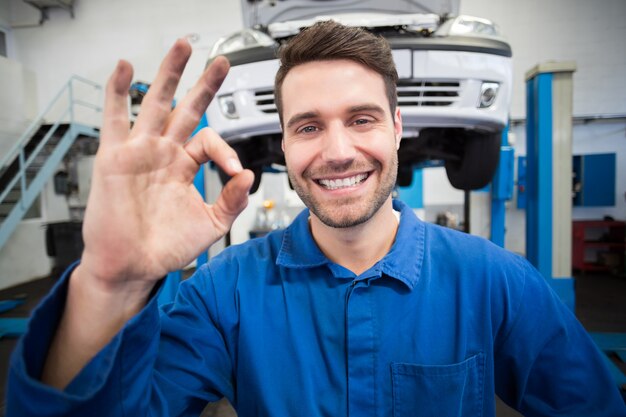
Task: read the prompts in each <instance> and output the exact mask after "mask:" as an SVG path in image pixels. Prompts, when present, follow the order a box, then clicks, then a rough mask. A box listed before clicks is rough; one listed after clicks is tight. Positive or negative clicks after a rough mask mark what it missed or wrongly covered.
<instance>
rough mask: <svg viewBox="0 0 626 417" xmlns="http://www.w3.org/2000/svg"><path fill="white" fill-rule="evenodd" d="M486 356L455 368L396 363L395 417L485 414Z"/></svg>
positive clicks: (474, 358)
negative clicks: (483, 412)
mask: <svg viewBox="0 0 626 417" xmlns="http://www.w3.org/2000/svg"><path fill="white" fill-rule="evenodd" d="M484 370H485V359H484V355H483V354H482V353H480V354H478V355H475V356H472V357H470V358H469V359H466V360H465V361H463V362H461V363H456V364H453V365H436V366H433V365H415V364H409V363H392V364H391V374H392V382H393V415H394V417H408V416H412V417H413V416H415V417H418V416H419V417H479V416H481V415H482V411H483V400H484V398H483V397H484V389H483V386H484Z"/></svg>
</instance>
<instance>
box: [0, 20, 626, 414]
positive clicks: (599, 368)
mask: <svg viewBox="0 0 626 417" xmlns="http://www.w3.org/2000/svg"><path fill="white" fill-rule="evenodd" d="M190 53H191V47H190V46H189V44H188V43H186V42H185V41H178V42H177V43H176V44H175V45H174V47H173V48H172V49H171V50H170V52H169V54H168V55H167V56H166V58H165V59H164V61H163V63H162V66H161V68H160V70H159V72H158V75H157V77H156V80H155V82H154V83H153V85H152V87H151V89H150V90H149V92H148V94H147V95H146V97H145V100H144V103H143V106H142V112H141V114H140V115H139V117H138V119H137V121H136V123H135V124H134V126H133V128H132V130H129V121H128V116H127V115H128V109H127V103H126V95H127V91H128V88H129V85H130V81H131V79H132V68H131V66H130V65H129V64H128V63H127V62H124V61H120V63H119V64H118V66H117V68H116V69H115V71H114V73H113V75H112V76H111V78H110V81H109V84H108V87H107V92H106V104H105V115H104V126H103V129H102V139H101V140H102V144H101V147H100V149H99V151H98V155H97V157H96V163H95V170H94V176H93V185H92V191H91V195H90V200H89V205H88V208H87V213H86V217H85V224H84V239H85V250H84V253H83V257H82V261H81V263H80V264H79V265H78V266H76V267H75V268H74V269H72V270H70V271H68V272H67V273H66V275H65V276H64V278H63V279H62V280H61V281H60V282H59V284H58V285H57V286H56V287H55V289H54V290H53V291H52V293H51V294H50V295H49V296H48V297H47V298H46V299H45V300H44V302H43V304H42V305H41V306H39V307H38V309H37V310H36V312H35V313H34V315H33V318H32V321H31V324H30V330H29V332H28V333H27V334H26V335H25V337H24V338H23V339H22V340H21V342H20V344H19V346H18V348H17V349H16V351H15V353H14V356H13V358H12V363H11V369H10V377H9V378H10V380H9V393H8V408H7V415H8V416H21V417H26V416H42V415H45V416H121V415H128V416H144V415H155V416H165V415H167V416H170V415H171V416H181V415H185V416H187V415H189V416H197V415H199V414H200V413H201V412H202V410H203V408H204V407H205V406H206V404H207V402H209V401H217V400H219V399H220V398H222V397H226V398H227V399H228V400H229V401H230V402H231V403H232V404H233V406H234V407H235V409H236V410H237V412H238V415H239V416H307V417H309V416H347V415H350V416H392V415H393V416H398V417H400V416H494V415H495V402H494V393H495V394H497V395H498V396H499V397H500V398H502V399H503V400H504V401H505V402H506V403H508V404H509V405H511V406H512V407H514V408H516V409H518V410H520V411H521V412H522V413H524V414H525V415H528V416H570V417H571V416H581V417H582V416H625V415H626V408H625V406H624V402H623V400H622V398H621V396H620V394H619V391H618V389H617V387H616V386H615V383H614V381H613V380H612V379H611V376H610V375H609V372H608V370H607V368H606V366H605V364H604V363H603V359H602V358H601V356H600V353H599V352H598V350H597V348H596V347H595V346H594V344H593V342H592V341H591V340H590V338H589V336H588V335H587V333H586V331H585V330H584V329H583V328H582V326H581V325H580V324H579V323H578V322H577V320H576V319H575V317H574V316H573V314H572V313H571V312H570V311H569V310H568V309H567V308H566V307H565V306H564V305H563V304H562V303H561V302H560V301H559V299H558V297H557V296H556V295H555V294H554V293H553V292H552V291H551V290H550V288H549V287H548V285H547V284H546V283H545V281H544V279H543V278H542V277H541V276H540V275H539V273H538V272H537V271H536V270H535V269H533V267H532V266H530V265H529V264H528V262H526V261H525V260H524V259H522V258H521V257H519V256H517V255H514V254H512V253H509V252H506V251H504V250H502V249H500V248H498V247H496V246H495V245H492V244H491V243H489V242H487V241H485V240H483V239H480V238H477V237H473V236H469V235H465V234H462V233H459V232H456V231H452V230H448V229H444V228H441V227H438V226H434V225H430V224H426V223H424V222H422V221H420V220H419V219H418V218H416V217H415V215H414V214H413V212H412V210H411V209H410V208H408V207H407V206H405V205H404V204H402V203H401V202H399V201H393V200H392V198H391V191H392V189H393V187H394V184H395V182H396V175H397V170H398V155H397V150H398V147H399V144H400V139H401V137H402V119H401V115H400V110H399V109H398V107H397V103H396V82H397V74H396V70H395V67H394V64H393V60H392V56H391V51H390V48H389V45H388V44H387V42H386V41H385V40H384V39H383V38H381V37H378V36H376V35H373V34H371V33H369V32H367V31H365V30H362V29H359V28H351V27H345V26H342V25H340V24H338V23H334V22H331V21H329V22H324V23H318V24H316V25H314V26H312V27H310V28H308V29H306V30H304V31H302V32H301V33H300V34H299V35H298V36H296V37H294V38H293V39H292V40H291V41H290V42H289V43H288V44H287V45H286V46H284V47H283V48H282V50H281V52H280V59H281V67H280V69H279V72H278V75H277V77H276V100H277V107H278V110H279V115H280V120H281V125H282V126H283V132H284V136H283V142H282V143H283V150H284V153H285V159H286V163H287V168H288V173H289V178H290V180H291V182H292V184H293V185H294V188H295V190H296V191H297V193H298V195H299V196H300V197H301V199H302V200H303V201H304V203H305V204H306V206H307V207H308V210H305V211H303V212H302V213H301V214H300V215H299V216H298V217H297V218H296V219H295V221H294V222H293V223H292V224H291V225H290V226H289V227H288V228H287V229H286V230H283V231H276V232H273V233H271V234H269V235H268V236H266V237H264V238H260V239H255V240H251V241H248V242H246V243H244V244H242V245H239V246H233V247H230V248H228V249H226V250H225V251H223V252H222V253H221V254H220V255H219V256H217V257H215V258H213V259H212V260H211V261H210V262H209V263H208V264H207V265H205V266H203V267H202V268H200V269H199V270H198V271H197V272H196V274H195V275H194V276H193V277H192V278H190V279H189V280H187V281H185V282H183V283H182V284H181V286H180V289H179V293H178V295H177V297H176V300H175V301H174V302H173V303H171V304H168V305H166V306H165V307H164V308H163V309H162V310H161V311H159V308H158V306H157V302H156V297H155V296H154V293H155V292H156V291H155V290H156V289H157V288H158V283H159V282H160V279H161V278H162V277H163V276H164V275H165V274H167V273H168V272H169V271H173V270H176V269H179V268H182V267H184V266H185V265H187V264H188V263H189V262H190V261H191V260H192V259H193V258H194V257H195V256H197V255H198V254H199V253H200V252H202V251H204V250H206V248H207V247H208V246H210V245H211V244H212V243H213V242H215V241H216V240H218V239H219V238H220V237H221V236H223V235H224V234H225V233H226V232H227V231H228V229H229V228H230V226H231V225H232V223H233V221H234V220H235V218H236V217H237V215H238V214H239V213H240V212H241V211H242V210H243V209H244V207H245V206H246V204H247V193H248V190H249V188H250V187H251V185H252V182H253V174H252V173H251V172H250V171H248V170H244V169H242V167H241V165H240V164H239V162H238V160H237V156H236V153H235V152H234V151H233V150H232V149H231V148H230V147H229V146H228V145H227V144H226V143H225V142H224V141H223V140H222V139H221V138H220V137H219V136H218V135H217V134H215V133H214V132H212V131H211V130H209V129H203V130H201V131H200V132H199V133H197V134H196V136H195V137H194V138H193V139H192V140H190V141H187V140H186V139H187V138H188V136H189V135H190V134H191V133H192V131H193V130H194V128H195V127H196V126H197V124H198V121H199V119H200V118H201V116H202V114H203V113H204V111H205V109H206V107H207V105H208V104H209V102H210V100H211V99H212V97H213V96H214V95H215V94H216V92H217V90H218V89H219V86H220V84H221V82H222V80H223V79H224V77H225V76H226V74H227V72H228V62H227V61H226V60H225V59H223V58H218V59H216V60H214V61H213V63H212V64H211V65H210V66H209V67H208V68H207V70H206V71H205V73H204V74H203V75H202V77H201V78H200V80H199V81H198V83H197V84H196V86H195V87H194V88H193V89H192V90H191V91H190V93H189V94H188V95H187V96H186V98H185V99H184V100H183V101H182V102H181V103H180V104H179V105H178V106H177V107H176V109H175V110H174V111H171V110H170V103H171V101H172V98H173V95H174V92H175V89H176V86H177V84H178V81H179V79H180V76H181V74H182V71H183V69H184V67H185V64H186V62H187V60H188V58H189V56H190ZM208 160H213V161H215V163H217V164H218V165H219V166H220V167H221V168H222V169H223V170H224V171H225V172H226V173H228V174H229V175H231V176H233V178H232V179H231V180H230V181H229V182H228V183H227V184H226V185H225V187H224V189H223V191H222V193H221V195H220V196H219V198H218V200H217V201H216V202H215V204H213V205H207V204H205V202H204V201H203V200H202V198H201V197H200V196H199V194H198V193H197V192H196V191H195V189H194V188H193V186H192V180H193V177H194V174H195V173H196V171H197V170H198V169H199V167H200V166H201V164H203V163H205V162H207V161H208ZM572 346H575V347H576V348H575V349H572V348H571V347H572Z"/></svg>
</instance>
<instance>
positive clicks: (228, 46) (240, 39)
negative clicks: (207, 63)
mask: <svg viewBox="0 0 626 417" xmlns="http://www.w3.org/2000/svg"><path fill="white" fill-rule="evenodd" d="M275 44H276V41H274V39H272V38H271V37H270V36H268V35H266V34H265V33H263V32H260V31H258V30H254V29H244V30H242V31H240V32H237V33H233V34H232V35H230V36H226V37H224V38H220V39H219V40H218V41H217V42H215V45H213V48H212V49H211V54H210V58H215V57H216V56H218V55H224V54H227V53H230V52H236V51H242V50H244V49H250V48H255V47H258V46H272V45H275Z"/></svg>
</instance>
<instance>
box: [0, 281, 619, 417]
mask: <svg viewBox="0 0 626 417" xmlns="http://www.w3.org/2000/svg"><path fill="white" fill-rule="evenodd" d="M54 282H55V279H53V278H42V279H38V280H35V281H32V282H29V283H26V284H22V285H19V286H16V287H13V288H9V289H6V290H3V291H0V300H6V299H11V298H13V297H16V296H20V295H25V296H26V302H25V303H24V304H23V305H21V306H19V307H18V308H16V309H14V310H11V311H9V312H6V313H3V314H0V318H2V317H26V316H28V314H29V312H30V311H31V310H32V309H33V308H34V307H35V306H36V305H37V303H38V302H39V301H40V300H41V298H42V297H43V296H44V295H45V294H46V293H47V292H48V291H49V290H50V288H51V287H52V285H54ZM575 283H576V315H577V317H578V319H579V320H580V321H581V322H582V324H583V325H584V326H585V328H586V329H587V330H588V331H590V332H618V333H626V277H625V276H614V275H581V276H578V277H576V281H575ZM15 344H16V340H15V339H6V338H5V339H0V416H3V415H4V392H5V385H6V374H7V371H8V362H9V355H10V353H11V351H12V350H13V348H14V347H15ZM618 366H620V368H622V370H623V371H624V372H626V364H624V363H618ZM496 414H497V417H518V416H520V414H519V413H517V412H515V411H514V410H512V409H510V408H509V407H507V406H506V405H505V404H504V403H502V402H501V401H499V400H496ZM202 416H203V417H210V416H211V417H213V416H214V417H231V416H236V414H235V413H234V411H233V410H232V408H230V407H229V405H228V404H224V403H223V402H221V403H218V404H215V405H210V406H208V407H207V409H206V410H205V412H204V413H203V414H202Z"/></svg>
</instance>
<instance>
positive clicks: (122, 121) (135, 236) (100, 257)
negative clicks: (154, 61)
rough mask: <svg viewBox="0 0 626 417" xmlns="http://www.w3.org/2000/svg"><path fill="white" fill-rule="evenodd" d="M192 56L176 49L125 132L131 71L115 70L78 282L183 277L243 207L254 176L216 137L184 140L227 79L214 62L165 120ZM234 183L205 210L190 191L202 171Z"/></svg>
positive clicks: (185, 48)
mask: <svg viewBox="0 0 626 417" xmlns="http://www.w3.org/2000/svg"><path fill="white" fill-rule="evenodd" d="M190 53H191V47H190V46H189V44H188V43H187V42H185V41H178V42H177V43H176V44H175V45H174V47H173V48H172V49H171V50H170V52H169V53H168V55H167V56H166V58H165V59H164V61H163V63H162V65H161V68H160V70H159V72H158V75H157V77H156V79H155V80H154V82H153V84H152V86H151V87H150V89H149V91H148V93H147V95H146V97H145V98H144V101H143V103H142V108H141V113H140V114H139V116H138V118H137V121H136V123H135V125H134V127H133V129H132V130H130V131H129V120H128V107H127V95H128V88H129V86H130V82H131V78H132V68H131V67H130V65H129V64H128V63H127V62H124V61H120V63H119V64H118V66H117V68H116V69H115V72H114V73H113V75H112V76H111V79H110V81H109V84H108V86H107V92H106V103H105V110H104V124H103V128H102V138H101V147H100V149H99V151H98V154H97V156H96V161H95V168H94V175H93V183H92V188H91V195H90V197H89V203H88V206H87V212H86V215H85V223H84V240H85V252H84V254H83V259H82V263H81V268H82V269H83V271H84V272H86V273H89V274H90V275H93V276H94V277H96V278H98V279H101V280H104V281H107V282H114V283H117V282H120V281H122V282H127V281H131V280H148V281H150V280H156V279H158V278H161V277H163V276H164V275H165V274H167V272H169V271H172V270H176V269H179V268H182V267H183V266H185V265H186V264H188V263H189V262H190V261H191V260H192V259H193V258H195V257H196V256H197V255H198V254H199V253H200V252H201V251H203V250H206V249H207V248H208V246H209V245H210V244H212V243H214V242H215V241H216V240H218V239H219V238H220V237H222V236H223V235H224V234H225V233H226V232H227V231H228V229H229V228H230V226H231V225H232V223H233V221H234V219H235V218H236V216H237V215H238V214H239V213H240V212H241V210H243V209H244V208H245V206H246V204H247V192H248V189H249V187H250V185H251V183H252V180H253V175H252V173H251V172H249V171H248V172H245V171H242V169H241V165H240V164H239V161H238V159H237V155H236V153H235V152H234V151H233V150H232V149H231V148H230V147H229V146H228V145H227V144H226V143H225V142H224V141H223V140H222V139H221V138H220V137H219V136H218V135H217V134H216V133H214V132H213V131H211V130H210V129H203V130H201V131H200V132H199V133H198V134H196V135H195V136H194V137H193V138H192V139H191V140H188V138H189V135H190V134H191V133H192V132H193V130H194V129H195V127H196V126H197V125H198V122H199V120H200V118H201V117H202V114H203V113H204V111H205V110H206V107H207V106H208V104H209V102H210V101H211V99H212V98H213V96H214V95H215V93H216V91H217V90H218V88H219V87H220V85H221V83H222V80H223V79H224V77H225V76H226V74H227V72H228V68H229V67H228V62H227V61H226V60H225V59H224V58H218V59H216V60H215V61H214V62H213V63H212V64H211V66H210V67H209V68H208V69H207V70H206V71H205V73H204V74H203V75H202V77H201V78H200V79H199V80H198V82H197V84H196V85H195V86H194V88H193V89H192V90H191V91H190V92H189V94H188V95H187V96H186V97H185V98H184V99H183V100H182V101H181V102H180V103H179V105H178V106H177V107H176V109H175V110H174V111H173V112H171V110H170V109H171V102H172V99H173V96H174V92H175V90H176V87H177V85H178V82H179V80H180V77H181V74H182V72H183V69H184V67H185V64H186V62H187V60H188V58H189V56H190ZM209 159H212V160H213V161H215V162H216V163H217V164H218V165H220V167H222V169H224V171H226V172H227V173H228V174H230V175H234V178H233V180H232V181H229V182H228V184H227V186H226V187H225V188H224V190H223V192H222V194H221V195H220V197H219V199H218V200H217V202H216V203H215V204H213V205H207V204H205V202H204V201H203V200H202V198H201V197H200V195H199V194H198V192H197V191H196V189H195V188H194V186H193V184H192V182H193V178H194V176H195V174H196V172H197V171H198V169H199V167H200V165H201V164H202V163H205V162H207V161H208V160H209Z"/></svg>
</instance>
